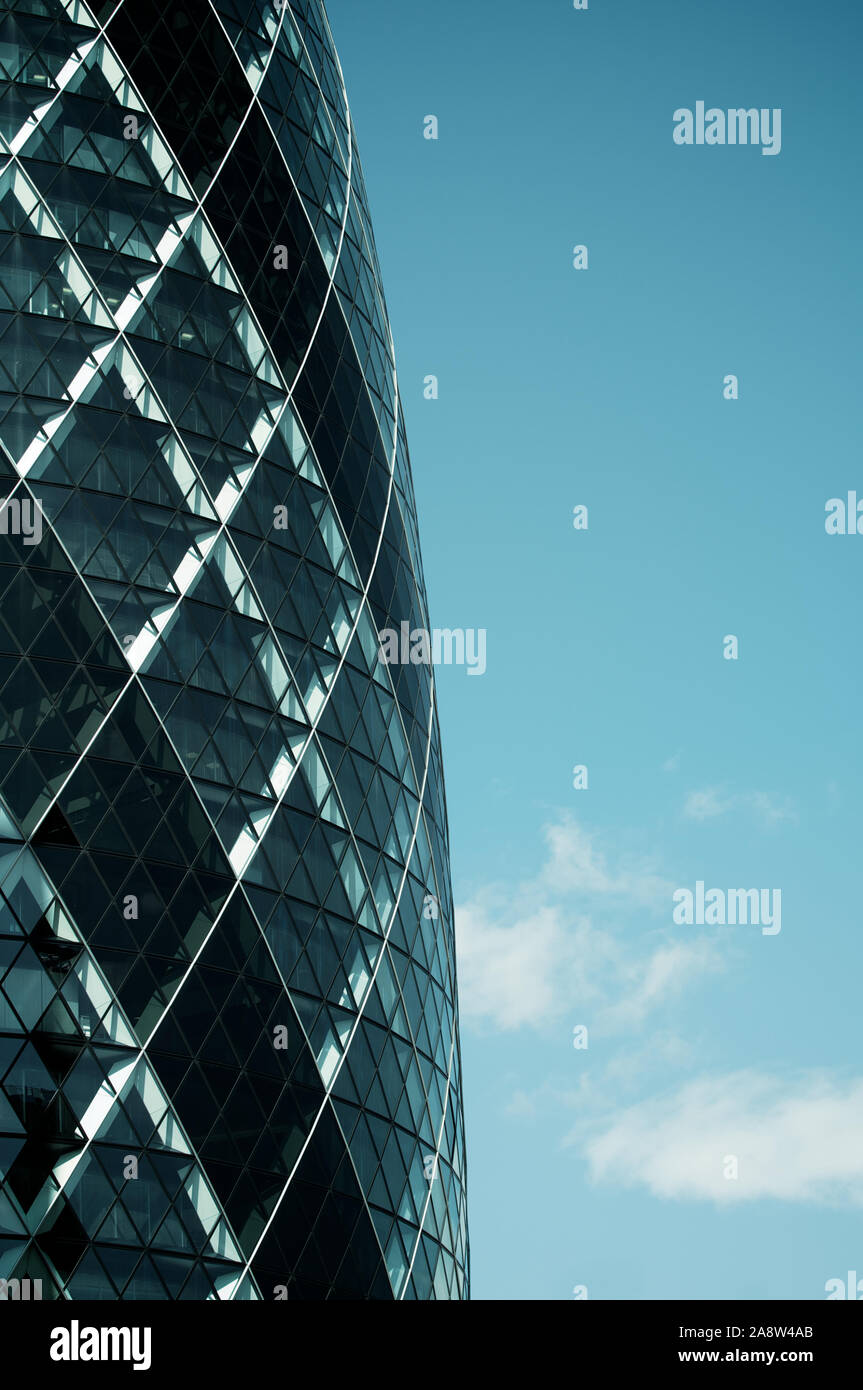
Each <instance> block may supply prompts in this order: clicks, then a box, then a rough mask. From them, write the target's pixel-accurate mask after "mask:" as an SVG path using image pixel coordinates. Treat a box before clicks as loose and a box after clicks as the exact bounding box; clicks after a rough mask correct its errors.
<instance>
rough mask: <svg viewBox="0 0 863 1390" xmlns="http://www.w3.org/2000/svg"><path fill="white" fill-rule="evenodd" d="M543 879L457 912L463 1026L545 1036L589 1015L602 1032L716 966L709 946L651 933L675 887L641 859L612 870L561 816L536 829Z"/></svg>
mask: <svg viewBox="0 0 863 1390" xmlns="http://www.w3.org/2000/svg"><path fill="white" fill-rule="evenodd" d="M545 839H546V845H547V856H546V860H545V863H544V865H543V867H542V869H541V871H540V873H539V874H538V875H537V876H536V877H535V878H533V879H530V880H528V881H525V882H522V883H520V884H518V885H516V886H515V887H514V888H509V889H507V890H506V891H504V890H503V889H502V888H500V887H498V886H492V887H490V888H486V889H483V890H480V891H479V892H477V893H475V894H474V895H473V897H471V898H470V899H469V900H468V901H467V902H464V903H462V904H461V905H460V906H458V907H457V909H456V933H457V945H458V969H459V1005H460V1012H461V1015H462V1018H463V1019H464V1021H465V1022H466V1023H473V1024H474V1025H476V1026H478V1027H484V1028H492V1029H499V1030H509V1029H515V1028H520V1027H525V1026H529V1027H534V1028H539V1029H541V1028H544V1027H546V1026H548V1025H549V1024H552V1023H554V1022H555V1021H556V1020H557V1019H559V1018H560V1017H561V1016H562V1015H563V1014H564V1013H569V1014H571V1015H572V1016H573V1017H574V1018H575V1017H581V1015H582V1014H583V1013H584V1011H585V1010H586V1009H589V1010H590V1011H591V1019H592V1021H593V1022H594V1024H595V1026H596V1027H597V1028H599V1029H601V1030H604V1031H607V1032H613V1031H619V1030H621V1029H625V1028H629V1027H633V1026H637V1025H639V1024H640V1023H641V1022H642V1021H643V1020H644V1019H645V1018H646V1017H647V1016H648V1014H650V1013H651V1012H652V1011H653V1010H654V1009H657V1008H659V1007H660V1005H662V1004H663V1003H664V1002H665V1001H666V1000H667V999H669V998H670V997H671V996H672V995H674V994H675V993H678V992H680V991H682V990H683V989H684V988H685V987H686V986H687V985H688V984H689V983H690V982H691V981H692V980H693V979H695V978H697V977H699V976H702V975H704V974H706V973H708V972H710V971H713V970H716V969H719V968H721V955H720V952H719V947H718V943H717V941H716V939H715V938H713V939H712V940H711V939H709V938H707V937H704V938H699V937H691V938H689V939H687V940H686V941H680V940H674V939H673V937H672V931H671V929H670V928H668V927H663V928H660V929H657V927H656V926H655V925H654V923H653V922H652V920H651V919H652V917H653V915H654V914H655V913H663V914H667V907H668V902H669V899H670V896H671V893H672V892H673V888H674V885H673V884H672V883H671V882H670V881H669V880H668V879H666V878H664V877H663V876H662V875H661V874H660V873H659V872H658V870H657V869H656V867H655V865H654V864H652V863H651V862H649V861H647V860H632V859H626V858H624V857H618V858H617V859H616V861H615V862H612V861H611V859H610V858H609V856H608V854H607V853H606V852H605V851H604V850H603V849H602V847H601V846H600V844H599V842H598V840H597V838H596V837H595V836H593V835H591V834H589V833H588V832H587V831H585V830H584V829H583V828H582V827H581V826H580V825H578V824H577V823H576V822H575V821H574V820H572V819H571V818H569V817H567V818H564V819H562V820H560V821H558V822H556V823H554V824H552V825H549V826H547V827H546V829H545Z"/></svg>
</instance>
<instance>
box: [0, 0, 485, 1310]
mask: <svg viewBox="0 0 863 1390" xmlns="http://www.w3.org/2000/svg"><path fill="white" fill-rule="evenodd" d="M0 16H2V17H0V84H2V95H0V472H2V474H3V475H4V476H3V478H2V481H0V491H2V492H3V493H4V494H5V497H6V498H7V503H6V511H5V513H4V516H5V517H6V519H7V521H8V520H9V518H11V517H13V516H14V515H15V513H14V511H13V507H15V506H17V507H20V509H21V514H22V515H23V514H24V511H25V507H27V506H31V507H33V509H34V511H33V513H32V514H33V515H34V516H35V515H37V514H40V515H41V517H42V534H41V538H40V539H39V541H38V543H27V542H26V539H25V538H23V537H22V535H21V534H15V533H14V528H13V527H12V526H11V525H5V526H4V527H3V528H0V530H2V534H0V741H2V742H0V1278H5V1279H12V1278H18V1279H25V1278H30V1279H40V1280H41V1281H42V1289H43V1297H46V1298H47V1297H51V1298H68V1299H93V1298H98V1299H109V1300H110V1299H226V1300H230V1299H245V1300H255V1299H272V1298H281V1297H288V1298H291V1299H293V1298H300V1299H326V1298H348V1299H351V1298H357V1299H383V1300H389V1299H404V1298H407V1299H438V1298H443V1299H449V1298H466V1297H467V1294H468V1285H467V1268H468V1253H467V1234H466V1211H465V1162H464V1136H463V1125H462V1103H461V1076H460V1059H459V1042H458V1025H457V1018H456V984H455V963H454V945H453V930H452V903H451V892H450V883H449V869H448V849H447V825H446V812H445V805H444V796H443V783H442V774H441V759H440V741H439V732H438V726H437V719H436V714H435V700H434V688H433V680H432V676H431V673H430V671H429V670H428V669H427V668H425V667H418V666H403V667H388V666H386V665H385V664H382V663H381V661H380V660H379V659H378V633H379V632H380V631H381V630H382V629H384V628H387V627H393V626H398V624H399V623H400V622H401V621H404V620H407V621H409V622H410V623H411V625H412V626H414V627H428V618H427V610H426V600H425V594H424V586H423V577H422V567H421V562H420V555H419V544H418V539H417V529H416V518H415V504H414V498H413V493H412V487H411V479H410V468H409V462H408V451H407V446H406V441H405V433H404V424H403V418H402V412H401V409H400V405H399V397H398V386H397V379H396V373H395V367H394V357H393V346H392V339H391V335H390V331H389V326H388V321H387V314H386V308H385V305H384V302H383V298H382V292H381V287H380V284H381V282H380V274H379V269H378V264H377V260H376V255H375V250H374V242H373V238H372V232H371V227H370V222H369V216H368V210H367V200H366V195H365V190H364V186H363V180H362V174H361V170H360V166H359V161H358V157H357V153H356V148H355V144H354V137H353V131H352V127H351V120H350V114H349V110H348V106H347V100H346V95H345V90H344V86H343V82H342V77H341V72H340V68H339V65H338V60H337V58H336V55H335V51H334V48H333V44H332V38H331V35H330V31H329V27H328V24H327V19H326V15H325V13H324V10H323V5H322V4H321V3H319V0H302V3H294V4H283V5H279V6H274V5H272V4H265V3H263V0H252V2H250V0H172V3H171V4H170V5H162V4H156V3H151V0H134V3H133V0H125V2H124V0H120V3H117V0H103V2H102V3H99V0H91V3H89V4H85V3H83V0H81V2H79V0H21V2H20V3H7V4H5V5H4V6H3V7H2V9H0ZM7 532H9V534H7ZM32 539H33V538H31V540H32Z"/></svg>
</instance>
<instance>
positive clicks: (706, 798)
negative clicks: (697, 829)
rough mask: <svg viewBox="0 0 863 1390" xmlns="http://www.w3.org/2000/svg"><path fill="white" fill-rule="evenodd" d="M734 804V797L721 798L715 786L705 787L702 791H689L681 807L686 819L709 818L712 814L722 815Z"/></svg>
mask: <svg viewBox="0 0 863 1390" xmlns="http://www.w3.org/2000/svg"><path fill="white" fill-rule="evenodd" d="M733 805H734V798H733V797H732V798H730V799H729V798H727V797H726V798H723V797H722V796H720V794H719V792H718V791H717V790H716V788H715V787H705V789H704V790H703V791H699V792H690V793H689V796H688V797H687V798H686V804H685V805H684V807H683V814H684V815H685V816H686V818H687V820H711V819H712V818H713V817H714V816H724V815H725V812H726V811H730V810H731V808H732V806H733Z"/></svg>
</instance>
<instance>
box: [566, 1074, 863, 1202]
mask: <svg viewBox="0 0 863 1390" xmlns="http://www.w3.org/2000/svg"><path fill="white" fill-rule="evenodd" d="M583 1135H584V1128H583V1126H581V1127H580V1129H579V1131H578V1133H576V1134H573V1135H571V1136H570V1137H569V1140H568V1142H569V1143H571V1144H577V1145H578V1146H579V1147H580V1148H581V1149H582V1152H583V1153H584V1156H585V1157H586V1159H587V1161H588V1165H589V1171H590V1175H591V1177H592V1178H593V1180H594V1181H596V1182H616V1183H619V1184H621V1185H623V1186H626V1187H639V1186H640V1187H646V1188H647V1189H648V1190H649V1191H650V1192H652V1193H653V1194H654V1196H657V1197H663V1198H676V1199H678V1200H681V1199H683V1200H685V1199H689V1200H699V1199H700V1200H709V1201H713V1202H716V1203H719V1204H726V1205H727V1204H732V1203H736V1202H746V1201H754V1200H757V1199H761V1198H776V1199H780V1200H783V1201H789V1202H818V1203H823V1204H831V1205H832V1204H836V1205H839V1204H849V1203H850V1204H852V1205H854V1206H863V1079H861V1078H859V1077H858V1078H852V1079H849V1080H837V1079H835V1078H830V1077H827V1076H824V1075H807V1076H803V1077H798V1078H794V1079H791V1080H788V1079H780V1078H777V1077H774V1076H770V1075H766V1074H764V1073H760V1072H757V1071H740V1072H733V1073H729V1074H727V1075H723V1076H716V1077H702V1078H699V1079H697V1080H694V1081H690V1082H688V1083H687V1084H685V1085H684V1086H682V1087H680V1088H679V1089H678V1090H676V1091H675V1092H673V1093H672V1094H670V1095H664V1096H660V1097H654V1098H651V1099H649V1100H645V1101H642V1102H640V1103H638V1104H637V1105H632V1106H629V1107H627V1108H625V1109H623V1110H620V1111H618V1113H617V1115H616V1117H615V1118H614V1120H613V1121H612V1122H611V1123H610V1124H609V1123H606V1124H604V1126H603V1127H602V1128H601V1130H600V1132H598V1133H595V1134H594V1135H592V1137H591V1138H590V1139H588V1140H587V1142H584V1140H583ZM731 1157H733V1158H735V1159H736V1162H737V1174H738V1175H737V1177H736V1178H730V1177H727V1176H726V1172H728V1171H732V1169H731V1167H730V1165H729V1164H728V1159H729V1158H731Z"/></svg>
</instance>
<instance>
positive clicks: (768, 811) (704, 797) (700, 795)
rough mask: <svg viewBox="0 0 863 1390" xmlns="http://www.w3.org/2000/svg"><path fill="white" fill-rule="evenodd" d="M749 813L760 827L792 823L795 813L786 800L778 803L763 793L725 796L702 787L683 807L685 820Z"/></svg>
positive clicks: (713, 789) (712, 788) (722, 793)
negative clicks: (734, 812)
mask: <svg viewBox="0 0 863 1390" xmlns="http://www.w3.org/2000/svg"><path fill="white" fill-rule="evenodd" d="M740 810H744V811H750V812H752V813H753V815H754V816H755V817H756V819H757V820H759V821H761V822H762V823H763V824H764V825H776V824H778V823H779V822H780V821H796V820H797V812H796V810H795V809H794V805H793V803H792V802H791V800H790V799H789V798H788V797H785V798H782V799H781V800H780V799H779V798H777V797H774V796H769V795H768V794H767V793H766V792H738V793H726V792H724V791H723V790H722V788H720V787H704V788H701V789H700V790H698V791H693V792H690V793H689V795H688V796H687V798H686V801H685V802H684V805H683V814H684V816H685V817H686V819H687V820H696V821H703V820H712V819H713V818H714V817H716V816H725V815H727V814H728V813H729V812H730V811H740Z"/></svg>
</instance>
